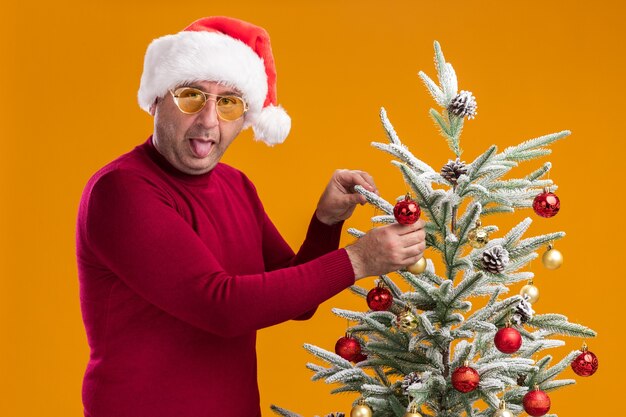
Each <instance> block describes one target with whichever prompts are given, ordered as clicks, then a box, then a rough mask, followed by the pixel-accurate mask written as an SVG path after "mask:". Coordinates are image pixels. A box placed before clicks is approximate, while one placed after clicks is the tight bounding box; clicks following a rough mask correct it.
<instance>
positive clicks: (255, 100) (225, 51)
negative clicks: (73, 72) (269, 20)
mask: <svg viewBox="0 0 626 417" xmlns="http://www.w3.org/2000/svg"><path fill="white" fill-rule="evenodd" d="M194 81H216V82H220V83H222V84H224V85H227V86H229V87H234V88H236V89H237V90H239V91H240V92H241V94H242V95H243V99H244V100H245V101H246V102H247V103H248V111H247V112H246V116H245V119H244V127H249V126H250V125H251V123H253V121H254V120H256V119H261V120H263V123H267V122H268V121H269V120H267V119H266V118H265V117H263V116H262V113H263V112H262V111H261V110H262V109H263V103H264V102H265V97H266V96H267V89H268V87H267V74H266V73H265V67H264V64H263V60H262V59H261V58H260V57H259V56H258V55H257V54H256V53H255V52H254V51H253V50H252V49H251V48H250V47H249V46H248V45H246V44H245V43H243V42H241V41H239V40H237V39H234V38H231V37H230V36H227V35H224V34H222V33H217V32H196V31H182V32H179V33H176V34H174V35H167V36H163V37H161V38H158V39H155V40H154V41H152V43H151V44H150V45H149V46H148V50H147V51H146V56H145V59H144V70H143V74H142V76H141V84H140V86H139V92H138V94H137V96H138V99H139V106H140V107H141V108H142V109H144V110H145V111H147V112H149V111H150V107H151V106H152V104H154V101H155V100H156V98H157V97H163V96H164V95H165V94H167V93H168V90H170V89H173V88H175V87H176V86H178V85H180V84H182V83H184V82H194ZM283 113H284V111H283ZM285 116H286V117H287V118H289V116H287V115H286V114H285ZM282 122H283V123H284V120H283V121H282ZM288 125H290V122H288ZM271 130H277V131H278V132H279V133H282V132H283V131H284V128H278V127H276V128H272V129H268V128H267V127H266V128H261V131H262V132H266V131H271ZM255 131H256V128H255ZM288 131H289V129H288V128H287V132H288ZM285 136H286V135H285ZM266 137H267V138H269V137H272V135H269V136H266V135H265V134H264V136H263V137H259V139H261V140H265V139H264V138H266ZM283 140H284V137H282V139H280V140H279V141H277V142H275V143H280V142H282V141H283Z"/></svg>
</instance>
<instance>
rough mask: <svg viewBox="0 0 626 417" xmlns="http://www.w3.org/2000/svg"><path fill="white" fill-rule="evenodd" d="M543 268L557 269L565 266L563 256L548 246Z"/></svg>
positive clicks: (544, 255) (542, 259) (542, 260)
mask: <svg viewBox="0 0 626 417" xmlns="http://www.w3.org/2000/svg"><path fill="white" fill-rule="evenodd" d="M541 262H543V266H545V267H546V268H547V269H557V268H559V267H560V266H561V265H563V255H562V254H561V252H559V251H558V250H556V249H554V248H553V247H552V245H549V246H548V250H547V251H546V252H545V253H544V254H543V257H542V258H541Z"/></svg>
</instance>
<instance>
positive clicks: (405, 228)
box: [393, 220, 425, 236]
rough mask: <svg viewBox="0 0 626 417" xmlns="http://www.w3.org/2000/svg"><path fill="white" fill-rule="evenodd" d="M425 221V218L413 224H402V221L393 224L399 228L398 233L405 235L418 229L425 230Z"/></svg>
mask: <svg viewBox="0 0 626 417" xmlns="http://www.w3.org/2000/svg"><path fill="white" fill-rule="evenodd" d="M424 224H425V223H424V221H423V220H421V221H420V220H418V221H417V222H415V223H413V224H400V223H394V224H393V226H395V228H396V229H397V233H398V235H399V236H403V235H406V234H409V233H414V232H417V231H418V230H423V229H424Z"/></svg>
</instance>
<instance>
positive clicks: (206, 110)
mask: <svg viewBox="0 0 626 417" xmlns="http://www.w3.org/2000/svg"><path fill="white" fill-rule="evenodd" d="M198 118H199V119H200V121H201V122H202V125H203V126H205V127H206V128H207V129H210V128H213V127H215V126H217V125H219V122H220V121H219V118H218V117H217V102H216V100H215V98H213V97H209V98H208V99H207V101H206V103H205V104H204V107H203V108H202V110H200V113H198Z"/></svg>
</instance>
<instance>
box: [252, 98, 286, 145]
mask: <svg viewBox="0 0 626 417" xmlns="http://www.w3.org/2000/svg"><path fill="white" fill-rule="evenodd" d="M252 128H253V130H254V137H255V139H256V140H262V141H263V142H265V143H266V144H268V145H270V146H272V145H276V144H278V143H283V142H284V141H285V138H287V135H289V131H290V130H291V118H290V117H289V115H288V114H287V112H286V111H285V109H283V108H282V107H281V106H272V105H269V106H267V107H265V108H264V109H263V110H262V111H261V114H260V115H259V116H258V117H257V118H256V120H255V121H254V124H253V126H252Z"/></svg>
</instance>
